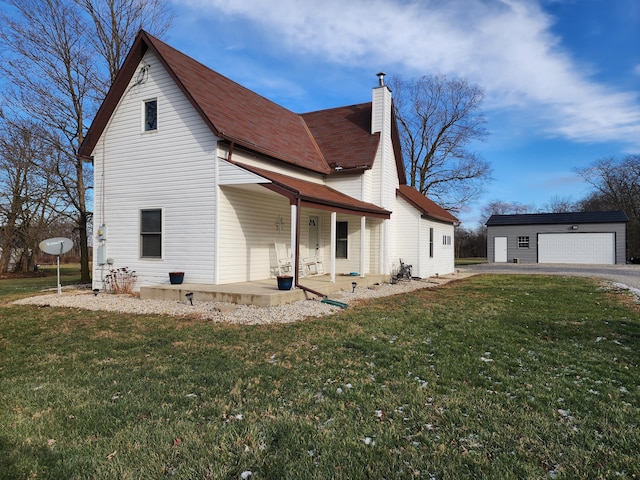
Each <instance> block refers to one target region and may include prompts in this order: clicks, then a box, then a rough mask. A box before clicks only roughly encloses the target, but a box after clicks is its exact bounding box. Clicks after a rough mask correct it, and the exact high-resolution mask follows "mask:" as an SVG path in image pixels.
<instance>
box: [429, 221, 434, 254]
mask: <svg viewBox="0 0 640 480" xmlns="http://www.w3.org/2000/svg"><path fill="white" fill-rule="evenodd" d="M433 242H434V230H433V227H429V258H433V247H434V245H433Z"/></svg>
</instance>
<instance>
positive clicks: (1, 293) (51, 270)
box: [0, 264, 80, 301]
mask: <svg viewBox="0 0 640 480" xmlns="http://www.w3.org/2000/svg"><path fill="white" fill-rule="evenodd" d="M57 282H58V268H57V266H56V265H44V266H40V271H39V272H38V274H37V276H35V277H29V276H26V277H23V278H11V279H0V299H1V300H4V301H9V300H15V299H17V298H20V297H24V296H25V295H24V294H26V293H36V292H39V291H41V290H44V289H51V290H52V291H54V292H55V291H56V289H57V288H58V285H57ZM78 283H80V266H79V265H75V264H73V265H60V284H61V285H63V286H65V285H75V284H78Z"/></svg>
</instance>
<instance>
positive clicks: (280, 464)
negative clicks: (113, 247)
mask: <svg viewBox="0 0 640 480" xmlns="http://www.w3.org/2000/svg"><path fill="white" fill-rule="evenodd" d="M9 291H11V289H9ZM9 296H11V295H9ZM0 317H1V318H2V320H1V321H0V479H15V478H30V479H42V478H47V479H84V478H87V479H89V478H91V479H111V478H119V479H158V478H180V479H193V478H201V479H237V478H242V475H243V472H252V475H251V476H250V477H248V478H250V479H251V480H253V479H294V478H295V479H301V478H304V479H326V478H335V479H365V478H388V479H391V478H400V479H405V478H427V479H447V478H487V479H501V478H504V479H507V478H508V479H512V478H585V479H587V478H589V479H597V478H623V479H625V478H637V477H638V476H639V475H640V469H639V467H638V460H637V455H638V445H640V426H639V424H640V411H639V406H640V384H639V380H638V378H639V375H638V367H639V363H640V344H639V342H640V311H639V309H638V306H637V305H634V304H633V302H632V301H631V300H630V298H629V297H628V296H627V295H625V294H621V293H611V292H607V291H604V290H601V289H599V288H598V286H597V285H596V284H595V283H594V282H592V281H590V280H588V279H578V278H562V277H542V276H520V275H518V276H476V277H471V278H469V279H466V280H464V281H459V282H455V283H451V284H449V285H447V286H444V287H440V288H437V289H432V290H424V291H418V292H414V293H412V294H407V295H403V296H398V297H388V298H382V299H378V300H375V301H369V302H366V303H363V304H362V305H360V306H355V307H353V306H352V307H350V308H349V309H348V310H345V311H343V312H341V313H340V314H338V315H336V316H332V317H326V318H323V319H320V320H313V321H304V322H299V323H296V324H290V325H278V326H243V327H239V326H231V325H217V324H211V323H207V322H203V321H199V320H195V319H188V318H165V317H159V316H127V315H119V314H114V313H106V312H85V311H78V310H71V309H54V308H37V307H15V306H9V305H3V306H0ZM244 475H245V477H247V475H248V474H247V473H245V474H244Z"/></svg>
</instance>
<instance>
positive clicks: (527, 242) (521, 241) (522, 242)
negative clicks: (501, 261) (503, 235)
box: [518, 235, 531, 248]
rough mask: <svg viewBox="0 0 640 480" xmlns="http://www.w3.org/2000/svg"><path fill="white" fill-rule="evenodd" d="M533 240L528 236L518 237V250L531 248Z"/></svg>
mask: <svg viewBox="0 0 640 480" xmlns="http://www.w3.org/2000/svg"><path fill="white" fill-rule="evenodd" d="M530 246H531V239H530V237H529V236H528V235H518V248H530Z"/></svg>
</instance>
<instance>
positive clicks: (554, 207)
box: [542, 195, 578, 213]
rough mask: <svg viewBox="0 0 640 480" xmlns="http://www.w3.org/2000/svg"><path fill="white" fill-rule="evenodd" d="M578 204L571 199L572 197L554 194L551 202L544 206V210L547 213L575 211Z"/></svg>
mask: <svg viewBox="0 0 640 480" xmlns="http://www.w3.org/2000/svg"><path fill="white" fill-rule="evenodd" d="M577 208H578V207H577V205H576V203H575V202H573V201H572V200H571V198H570V197H559V196H557V195H556V196H553V197H551V200H550V201H549V203H547V204H545V205H544V206H543V207H542V211H543V212H545V213H567V212H575V211H576V210H577Z"/></svg>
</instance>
